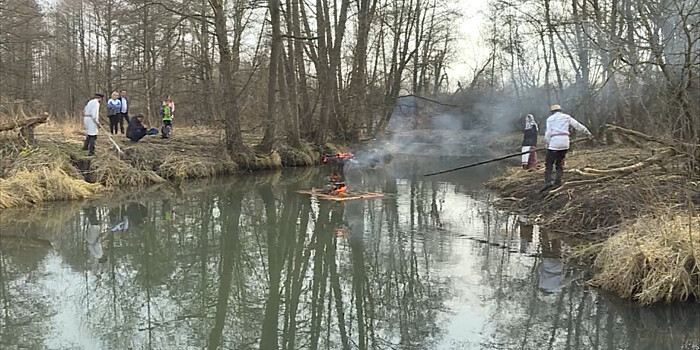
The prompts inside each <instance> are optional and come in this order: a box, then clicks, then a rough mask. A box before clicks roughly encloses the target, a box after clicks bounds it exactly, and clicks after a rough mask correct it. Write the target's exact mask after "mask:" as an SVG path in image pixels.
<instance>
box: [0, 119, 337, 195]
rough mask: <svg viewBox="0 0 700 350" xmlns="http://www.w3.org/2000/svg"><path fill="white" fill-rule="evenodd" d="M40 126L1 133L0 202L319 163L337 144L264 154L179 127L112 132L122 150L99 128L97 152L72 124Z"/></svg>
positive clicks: (201, 131)
mask: <svg viewBox="0 0 700 350" xmlns="http://www.w3.org/2000/svg"><path fill="white" fill-rule="evenodd" d="M39 131H41V132H37V133H36V140H35V142H34V143H32V144H31V145H29V144H27V143H26V142H24V141H23V140H20V139H18V138H17V137H16V136H15V135H9V134H8V135H3V138H2V139H0V209H4V208H9V207H15V206H27V205H33V204H37V203H41V202H45V201H55V200H76V199H85V198H89V197H93V196H96V195H98V194H100V193H103V192H107V193H109V192H110V191H113V190H116V189H122V190H123V189H128V188H131V187H135V188H136V187H143V186H146V185H151V184H157V183H164V182H168V181H169V182H172V183H173V184H175V185H179V184H180V183H181V182H182V181H183V180H185V179H201V178H210V177H215V176H221V175H228V174H235V173H242V172H253V171H260V170H268V169H277V168H281V167H300V166H310V165H314V164H318V163H319V162H320V159H321V156H322V154H325V153H330V152H337V151H338V146H336V145H334V144H325V145H311V144H304V145H302V146H301V147H300V148H292V147H289V146H287V145H284V144H281V145H279V146H278V147H277V148H276V150H275V151H273V152H271V153H268V154H261V153H257V152H256V153H251V154H238V155H233V156H232V155H230V154H228V153H227V152H226V151H225V150H224V149H223V148H222V144H223V143H222V142H221V138H220V135H218V134H216V133H215V132H213V131H212V130H207V129H201V128H197V129H195V128H178V129H177V130H176V132H175V133H174V135H173V137H172V138H169V139H161V138H160V137H159V136H149V137H146V138H144V139H143V140H142V141H140V142H138V143H130V142H128V140H127V139H126V138H125V137H124V135H112V139H113V140H114V141H115V142H116V143H117V145H118V146H119V147H120V148H121V149H122V151H123V154H122V155H119V153H118V152H117V151H116V150H115V148H114V146H113V145H112V143H111V141H110V140H109V138H108V137H107V135H105V134H104V133H101V134H100V135H99V137H98V141H97V149H96V155H95V156H93V157H88V156H87V152H86V151H83V150H82V146H83V140H84V136H82V135H81V134H80V132H79V131H78V130H76V129H66V128H61V127H60V126H56V125H54V126H49V127H48V128H45V129H44V128H42V129H41V130H39ZM249 141H250V144H253V142H254V141H255V140H249Z"/></svg>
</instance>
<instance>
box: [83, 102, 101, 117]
mask: <svg viewBox="0 0 700 350" xmlns="http://www.w3.org/2000/svg"><path fill="white" fill-rule="evenodd" d="M99 113H100V102H99V101H97V99H95V98H93V99H91V100H90V101H88V103H87V104H86V105H85V109H83V116H85V117H90V118H92V120H93V121H94V122H95V123H97V121H98V119H97V118H98V117H99V115H100V114H99Z"/></svg>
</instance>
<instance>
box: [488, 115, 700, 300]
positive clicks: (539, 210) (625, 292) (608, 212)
mask: <svg viewBox="0 0 700 350" xmlns="http://www.w3.org/2000/svg"><path fill="white" fill-rule="evenodd" d="M618 129H619V128H618ZM612 130H613V131H615V130H617V129H615V128H612ZM623 131H624V130H623ZM624 135H625V137H636V139H635V142H632V145H631V146H627V145H623V144H615V145H607V146H605V147H600V148H597V149H592V150H582V151H581V150H577V151H575V152H573V154H570V155H568V156H567V165H566V169H567V170H566V171H565V175H564V181H565V182H564V184H563V185H562V186H561V187H560V188H558V189H555V190H552V191H548V192H547V193H540V192H539V190H540V188H541V187H542V186H543V178H544V174H543V173H544V170H543V169H542V168H540V169H538V170H536V171H525V170H521V169H509V170H508V171H506V172H505V173H504V174H503V175H502V176H500V177H498V178H495V179H493V180H492V181H491V182H490V183H489V186H490V187H491V188H494V189H496V190H498V191H499V192H500V193H501V194H502V195H503V196H504V197H512V198H514V199H516V200H510V201H501V202H500V203H501V205H504V206H507V207H508V208H509V209H513V210H518V211H521V212H525V213H528V214H531V215H533V216H535V217H536V218H537V219H538V222H539V223H540V224H541V225H542V226H543V227H545V228H546V229H547V230H549V231H558V232H562V233H566V234H573V235H577V236H581V237H584V238H586V239H587V240H588V241H589V242H591V241H595V242H596V243H594V244H590V245H585V246H581V245H579V246H577V247H575V248H574V254H573V255H572V257H573V258H575V259H578V260H579V261H580V262H584V263H588V264H589V265H590V266H591V267H592V268H593V269H594V271H595V275H594V277H593V279H592V280H591V281H590V283H591V284H592V285H594V286H597V287H600V288H602V289H605V290H608V291H611V292H614V293H616V294H618V295H619V296H621V297H625V298H631V299H634V300H636V301H638V302H639V303H642V304H647V305H648V304H654V303H660V302H666V303H668V302H674V301H684V300H687V299H689V298H692V299H696V300H700V299H698V298H699V297H700V275H698V274H699V272H700V269H699V268H698V264H697V260H696V256H698V254H699V253H700V221H699V219H700V218H699V217H698V216H697V215H696V214H694V213H695V210H694V208H695V206H697V204H698V202H697V201H698V198H700V186H699V185H698V181H696V180H695V179H693V178H692V172H688V171H687V164H688V158H689V157H692V154H691V153H688V152H684V151H683V149H682V148H680V147H676V146H675V145H673V144H670V143H667V142H666V141H665V140H660V139H656V138H654V139H646V138H645V137H637V135H636V134H635V133H630V132H626V131H625V133H624ZM630 135H631V136H630ZM642 135H643V134H642ZM658 144H662V146H661V147H659V146H658ZM690 161H691V162H692V161H693V160H690Z"/></svg>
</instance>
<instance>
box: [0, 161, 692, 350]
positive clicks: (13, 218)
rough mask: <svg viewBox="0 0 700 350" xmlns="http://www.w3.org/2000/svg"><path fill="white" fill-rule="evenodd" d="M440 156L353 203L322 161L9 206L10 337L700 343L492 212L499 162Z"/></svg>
mask: <svg viewBox="0 0 700 350" xmlns="http://www.w3.org/2000/svg"><path fill="white" fill-rule="evenodd" d="M434 166H435V164H432V165H427V164H418V163H405V162H404V163H400V162H398V161H397V162H395V164H393V166H392V168H387V169H377V170H372V171H367V172H365V173H359V174H355V176H351V179H350V180H351V181H350V185H351V187H352V188H354V189H364V190H377V191H381V192H382V193H385V194H386V196H385V197H383V198H378V199H368V200H357V201H347V202H344V203H334V202H328V201H319V200H316V199H315V198H310V197H309V196H305V195H300V194H298V193H296V192H295V191H296V190H298V189H308V188H311V187H321V186H322V185H323V184H324V181H325V178H326V177H327V176H328V175H329V173H328V172H329V170H328V169H325V168H316V169H302V170H294V171H285V172H277V173H266V174H255V175H248V176H241V177H236V178H229V179H223V180H216V181H209V182H206V183H193V184H187V185H186V186H185V188H184V189H183V190H181V191H175V190H172V189H169V188H161V189H159V190H158V191H144V192H141V193H134V194H131V195H120V196H118V198H115V199H112V200H101V201H97V202H94V203H87V204H86V203H80V204H77V203H68V204H57V205H50V206H47V207H45V208H43V209H41V210H38V209H35V210H31V211H6V212H4V213H3V214H2V221H0V222H2V227H1V232H0V247H1V249H0V281H1V286H0V287H1V289H0V304H1V308H2V309H1V310H0V326H1V328H0V347H1V348H3V349H278V348H279V349H681V348H685V349H697V348H698V347H699V345H698V344H700V342H699V341H698V339H700V313H699V312H698V311H700V310H699V309H698V308H697V307H696V306H695V305H683V306H677V307H659V308H640V307H637V306H635V305H632V304H630V303H627V302H624V301H619V300H614V299H610V298H608V297H606V296H603V295H601V294H600V293H598V292H596V291H592V290H590V289H589V288H587V285H586V282H585V276H583V275H582V273H581V272H580V271H578V270H576V269H574V268H573V267H571V266H568V265H566V264H564V263H562V262H561V261H560V260H558V256H559V254H560V253H561V252H562V251H563V250H565V249H567V248H566V245H563V244H562V243H561V242H560V241H559V240H558V239H557V238H556V236H555V235H553V234H551V233H548V232H543V231H541V230H539V229H538V228H537V227H532V226H527V225H524V224H522V223H520V222H519V221H518V218H517V216H515V215H512V214H508V213H504V212H501V211H498V210H496V209H494V208H493V207H492V205H491V201H492V200H493V197H492V195H491V194H489V192H488V191H486V190H485V189H484V187H483V183H484V181H486V180H487V179H488V177H489V176H491V175H492V173H493V172H494V171H495V170H494V169H491V168H481V169H477V170H475V171H472V172H467V171H465V172H461V173H455V174H452V175H450V176H449V177H442V178H429V179H425V178H423V177H421V176H420V175H419V174H422V173H423V172H425V171H426V170H432V168H433V167H434ZM126 221H128V227H127V225H125V224H126ZM120 224H121V225H120ZM113 229H114V231H112V230H113Z"/></svg>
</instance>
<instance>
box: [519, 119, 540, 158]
mask: <svg viewBox="0 0 700 350" xmlns="http://www.w3.org/2000/svg"><path fill="white" fill-rule="evenodd" d="M538 131H539V127H538V126H537V122H536V121H535V117H533V116H532V114H527V115H525V131H524V134H523V148H522V152H523V153H524V154H523V155H522V163H523V169H534V168H536V167H537V153H536V152H535V151H536V150H537V147H536V146H537V132H538ZM528 151H529V152H530V153H525V152H528Z"/></svg>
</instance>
